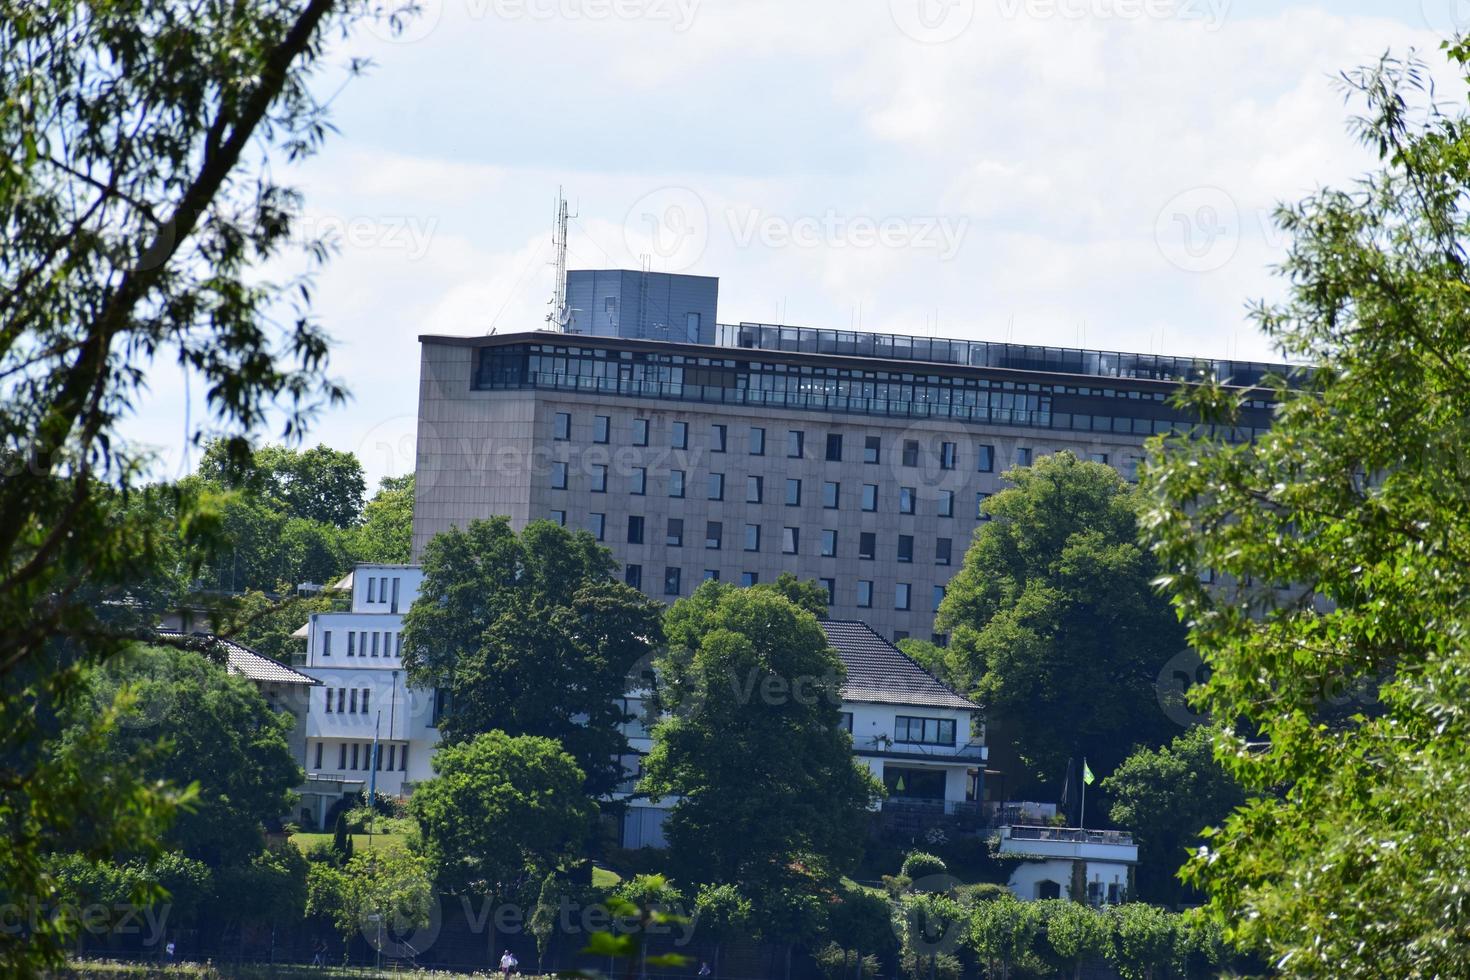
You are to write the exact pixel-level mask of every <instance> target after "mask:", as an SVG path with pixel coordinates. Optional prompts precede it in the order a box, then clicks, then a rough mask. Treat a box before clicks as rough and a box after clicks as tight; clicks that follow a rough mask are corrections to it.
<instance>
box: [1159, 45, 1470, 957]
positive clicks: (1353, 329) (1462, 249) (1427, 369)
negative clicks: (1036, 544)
mask: <svg viewBox="0 0 1470 980" xmlns="http://www.w3.org/2000/svg"><path fill="white" fill-rule="evenodd" d="M1449 53H1450V55H1451V56H1452V58H1453V59H1454V60H1455V61H1456V62H1457V63H1458V64H1459V65H1460V68H1461V71H1462V73H1464V71H1465V68H1466V66H1467V64H1470V47H1467V45H1466V43H1465V42H1464V41H1456V42H1454V43H1453V44H1452V45H1451V46H1450V47H1449ZM1343 82H1344V85H1345V87H1346V90H1347V92H1348V93H1349V94H1350V95H1351V96H1352V97H1354V98H1358V99H1361V100H1362V101H1363V102H1364V103H1365V104H1366V107H1367V108H1366V115H1365V117H1364V118H1362V119H1360V120H1358V122H1357V124H1356V125H1357V132H1358V134H1359V136H1360V137H1361V139H1362V140H1363V142H1364V143H1365V144H1366V145H1367V146H1369V147H1371V148H1373V149H1375V150H1377V151H1378V153H1379V154H1380V157H1381V161H1382V162H1381V166H1380V168H1379V169H1378V170H1377V171H1376V172H1373V173H1371V174H1369V175H1367V176H1365V177H1363V178H1362V179H1361V180H1359V181H1358V182H1357V183H1356V184H1355V185H1353V186H1351V187H1350V188H1348V189H1346V190H1339V189H1324V190H1321V191H1319V192H1317V193H1315V194H1313V195H1311V196H1310V197H1308V198H1306V199H1305V200H1303V201H1302V202H1301V203H1299V204H1295V205H1292V206H1289V207H1283V208H1281V209H1279V210H1278V212H1277V221H1278V223H1279V224H1280V225H1281V227H1282V228H1284V229H1285V230H1286V232H1288V233H1289V235H1290V236H1291V244H1290V247H1289V251H1288V256H1287V259H1286V261H1285V263H1284V264H1283V266H1282V273H1283V275H1284V276H1285V278H1286V280H1287V282H1288V284H1289V286H1290V292H1289V295H1288V298H1287V299H1286V300H1285V301H1284V302H1283V303H1281V304H1279V305H1266V304H1261V305H1258V306H1257V307H1256V308H1255V310H1254V311H1253V312H1254V316H1255V319H1256V321H1257V322H1258V323H1259V324H1260V326H1261V327H1262V328H1263V329H1264V330H1265V332H1266V333H1267V334H1268V335H1269V336H1270V337H1271V338H1272V339H1273V340H1274V341H1275V342H1277V343H1278V344H1279V345H1280V346H1281V348H1282V350H1283V351H1284V352H1285V353H1286V354H1287V355H1289V356H1293V357H1297V358H1302V359H1305V360H1308V361H1310V362H1312V363H1313V364H1314V365H1315V366H1314V368H1313V369H1312V371H1311V372H1310V374H1306V373H1301V374H1300V375H1299V376H1298V377H1297V378H1295V379H1294V381H1293V383H1292V384H1288V383H1287V380H1286V379H1277V380H1275V381H1274V382H1273V383H1272V385H1271V387H1272V388H1273V389H1274V394H1275V397H1276V398H1277V400H1278V402H1279V406H1278V409H1277V413H1276V419H1275V422H1274V424H1273V427H1272V429H1271V431H1270V432H1269V433H1267V434H1265V435H1262V436H1260V437H1258V438H1257V439H1256V440H1255V441H1254V442H1245V443H1227V442H1225V441H1223V440H1222V439H1218V438H1206V437H1204V436H1200V437H1198V438H1195V439H1192V440H1191V439H1169V440H1167V441H1165V442H1163V443H1162V444H1161V445H1160V446H1158V447H1157V449H1158V451H1159V452H1160V453H1161V454H1162V458H1161V461H1160V462H1159V463H1158V464H1157V465H1156V466H1155V467H1153V468H1152V469H1151V470H1150V471H1148V472H1146V473H1145V486H1146V488H1147V491H1148V495H1149V505H1148V511H1147V515H1146V518H1145V522H1144V523H1145V527H1146V529H1147V531H1148V533H1149V534H1150V536H1151V537H1152V539H1153V540H1154V543H1155V548H1156V550H1157V553H1158V554H1159V556H1160V559H1161V563H1162V565H1163V567H1164V569H1165V570H1166V572H1167V578H1166V584H1167V586H1168V588H1169V589H1170V590H1171V591H1172V593H1173V596H1174V599H1175V601H1176V602H1177V603H1178V605H1179V610H1180V613H1181V615H1182V617H1183V618H1184V620H1185V621H1186V622H1187V623H1188V624H1189V625H1190V627H1191V642H1192V644H1193V645H1194V646H1195V648H1196V649H1198V650H1199V652H1200V654H1201V656H1202V657H1203V659H1204V661H1205V663H1206V665H1207V666H1208V667H1209V669H1210V675H1209V679H1208V681H1207V682H1206V683H1204V684H1203V685H1202V687H1201V688H1200V690H1199V691H1198V692H1197V694H1196V698H1197V701H1196V703H1197V704H1198V705H1199V706H1200V707H1201V708H1203V709H1204V710H1206V711H1208V712H1209V714H1210V715H1211V716H1212V717H1213V718H1215V719H1216V720H1217V721H1218V723H1219V724H1220V725H1221V726H1222V728H1223V731H1224V741H1223V744H1222V745H1221V746H1220V748H1219V751H1218V754H1219V758H1220V759H1221V761H1222V762H1223V763H1224V764H1225V766H1226V767H1227V768H1228V769H1229V770H1230V772H1231V773H1232V774H1233V775H1234V776H1235V778H1236V779H1237V780H1238V781H1239V782H1240V783H1241V785H1242V786H1243V787H1244V788H1245V789H1246V791H1247V792H1249V793H1251V794H1253V799H1252V800H1251V802H1250V803H1248V804H1247V805H1246V806H1245V807H1243V808H1242V809H1240V810H1238V811H1237V812H1236V813H1235V814H1233V815H1232V816H1231V817H1230V818H1229V819H1228V820H1226V822H1225V825H1224V827H1223V829H1222V830H1221V831H1220V832H1219V833H1218V834H1216V835H1214V836H1212V837H1210V838H1209V840H1208V843H1207V849H1206V851H1205V853H1203V854H1202V855H1201V856H1200V857H1199V858H1198V859H1197V860H1196V861H1195V862H1194V863H1193V864H1192V865H1191V868H1190V875H1191V880H1192V881H1193V882H1194V883H1195V884H1197V885H1199V886H1201V887H1203V888H1204V889H1205V890H1206V891H1207V892H1208V894H1209V896H1210V907H1211V909H1212V911H1213V912H1214V914H1215V915H1216V917H1217V920H1218V921H1219V922H1220V923H1221V924H1223V925H1224V926H1225V928H1226V930H1227V935H1228V936H1229V937H1230V938H1231V939H1232V940H1233V941H1234V942H1235V943H1237V944H1239V945H1243V946H1245V947H1247V948H1250V949H1254V950H1259V951H1260V952H1262V953H1263V954H1264V955H1267V956H1269V957H1270V958H1271V959H1272V960H1273V961H1274V964H1275V967H1276V969H1277V970H1278V971H1280V972H1281V973H1283V974H1285V975H1288V976H1297V977H1333V978H1351V977H1370V976H1371V977H1379V976H1458V975H1465V974H1467V973H1470V945H1467V944H1466V943H1465V942H1464V941H1463V937H1464V930H1465V922H1466V920H1467V917H1466V904H1465V898H1464V896H1465V893H1466V889H1465V873H1464V869H1465V868H1466V867H1470V721H1467V716H1466V714H1465V710H1464V706H1465V704H1466V703H1467V696H1470V659H1467V653H1466V651H1467V649H1470V644H1467V642H1466V638H1467V633H1470V620H1467V617H1466V612H1465V609H1466V606H1465V597H1466V596H1467V595H1470V554H1467V543H1470V526H1467V524H1470V507H1467V505H1466V504H1467V500H1466V493H1467V487H1470V480H1467V479H1466V475H1467V467H1466V465H1465V462H1466V455H1465V446H1466V445H1467V439H1466V434H1467V433H1466V419H1467V418H1470V334H1467V330H1470V307H1467V302H1470V299H1467V298H1470V289H1467V286H1470V272H1467V267H1470V266H1467V258H1466V242H1467V231H1470V229H1467V215H1466V210H1465V204H1464V201H1465V193H1466V190H1467V186H1470V120H1467V117H1466V115H1465V113H1464V112H1462V111H1459V112H1454V113H1453V114H1447V110H1446V109H1445V108H1444V105H1445V104H1444V103H1439V104H1436V103H1435V102H1434V99H1433V96H1432V95H1431V93H1430V92H1429V91H1428V90H1427V85H1428V80H1427V77H1426V72H1425V70H1424V69H1423V67H1422V66H1420V65H1418V64H1415V63H1413V62H1407V63H1406V62H1402V61H1398V60H1395V59H1392V58H1387V57H1386V58H1384V59H1383V60H1382V61H1381V62H1379V63H1378V64H1377V65H1375V66H1372V67H1369V68H1367V69H1363V70H1359V71H1356V72H1352V73H1348V74H1346V75H1345V76H1344V79H1343ZM1251 397H1260V393H1259V392H1255V393H1252V392H1235V391H1231V390H1228V389H1225V388H1221V387H1219V386H1212V387H1206V388H1204V389H1201V390H1199V391H1197V392H1194V393H1192V394H1191V395H1190V396H1189V398H1190V401H1191V402H1192V403H1193V404H1194V405H1196V406H1197V407H1198V408H1199V409H1200V410H1201V411H1204V412H1208V413H1213V416H1214V417H1215V418H1217V419H1218V420H1219V422H1220V423H1221V424H1223V425H1228V424H1229V423H1230V421H1231V418H1232V414H1233V412H1234V410H1235V406H1236V405H1237V404H1238V403H1239V401H1240V400H1242V399H1245V398H1251ZM1207 571H1213V572H1214V573H1215V575H1216V576H1217V578H1218V579H1219V582H1218V584H1217V585H1216V586H1215V587H1213V588H1207V587H1205V586H1204V585H1202V584H1201V582H1200V576H1201V575H1202V574H1204V573H1206V572H1207Z"/></svg>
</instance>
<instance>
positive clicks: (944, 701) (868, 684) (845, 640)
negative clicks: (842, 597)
mask: <svg viewBox="0 0 1470 980" xmlns="http://www.w3.org/2000/svg"><path fill="white" fill-rule="evenodd" d="M821 624H822V631H823V632H825V633H826V634H827V642H828V643H830V644H832V648H833V649H834V650H836V651H837V655H838V656H839V657H841V658H842V663H843V666H845V667H846V668H847V680H846V681H845V682H844V683H843V685H842V697H843V699H844V700H847V701H871V702H876V703H878V704H913V705H922V706H924V707H930V708H958V709H960V710H962V711H975V710H977V708H978V707H979V706H978V705H976V704H975V703H974V702H973V701H970V700H968V699H966V698H962V697H960V696H959V695H958V694H956V693H955V692H954V691H953V690H951V689H950V688H949V687H947V686H946V685H944V684H943V683H941V682H940V681H939V680H938V679H937V678H935V676H934V675H933V674H931V673H929V672H928V671H927V670H925V669H924V668H923V667H920V666H919V665H918V664H917V663H915V662H914V661H913V660H912V659H911V658H910V657H909V656H908V655H907V654H905V653H904V652H903V651H902V650H900V649H898V647H896V646H894V645H893V644H892V643H889V642H888V641H887V640H885V639H883V637H881V636H879V635H878V634H877V633H875V632H873V630H872V628H871V627H869V626H868V624H867V623H864V622H862V621H861V620H856V619H824V620H822V621H821Z"/></svg>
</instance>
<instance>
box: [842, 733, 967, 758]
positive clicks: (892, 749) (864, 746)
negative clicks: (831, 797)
mask: <svg viewBox="0 0 1470 980" xmlns="http://www.w3.org/2000/svg"><path fill="white" fill-rule="evenodd" d="M853 748H854V749H855V750H856V751H857V752H858V753H860V754H863V755H882V756H888V757H891V758H899V759H933V760H934V761H935V762H955V761H959V762H984V761H985V760H986V759H987V758H988V756H989V752H988V750H987V749H986V747H985V746H984V745H982V744H980V743H979V742H966V743H965V744H963V745H925V744H923V743H920V742H895V741H893V740H892V739H889V738H865V739H862V740H861V741H855V742H854V743H853Z"/></svg>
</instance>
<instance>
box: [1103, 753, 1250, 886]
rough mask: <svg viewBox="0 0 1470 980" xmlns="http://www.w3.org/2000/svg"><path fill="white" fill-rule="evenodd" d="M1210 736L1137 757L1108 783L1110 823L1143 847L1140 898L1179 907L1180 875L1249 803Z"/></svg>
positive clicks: (1107, 780) (1113, 775)
mask: <svg viewBox="0 0 1470 980" xmlns="http://www.w3.org/2000/svg"><path fill="white" fill-rule="evenodd" d="M1211 735H1212V732H1211V729H1209V728H1207V727H1206V726H1203V725H1200V726H1196V727H1194V728H1192V729H1190V730H1189V731H1188V732H1186V733H1184V734H1183V735H1180V736H1178V737H1177V738H1175V739H1174V741H1173V742H1171V743H1170V744H1168V745H1166V746H1163V747H1162V748H1158V749H1139V750H1138V751H1137V752H1135V753H1133V754H1132V755H1130V756H1129V757H1128V758H1127V759H1125V760H1124V761H1123V764H1122V765H1121V766H1119V767H1118V768H1117V769H1116V770H1114V772H1113V774H1112V775H1110V776H1109V777H1108V778H1107V779H1104V780H1103V781H1102V788H1103V789H1104V790H1105V791H1106V792H1107V794H1108V796H1110V797H1111V798H1112V804H1111V806H1110V807H1109V809H1108V817H1109V818H1110V819H1111V820H1112V821H1113V823H1115V824H1117V825H1118V826H1119V827H1126V828H1128V829H1129V830H1131V831H1133V833H1134V836H1135V838H1136V839H1137V841H1138V859H1139V860H1138V872H1137V881H1138V895H1137V896H1136V897H1138V898H1139V899H1141V900H1143V901H1146V902H1154V903H1156V904H1161V905H1176V904H1178V903H1179V902H1180V901H1182V900H1183V899H1184V898H1185V897H1186V895H1185V889H1184V886H1183V884H1182V882H1180V880H1179V877H1178V873H1179V869H1180V868H1181V867H1182V866H1183V865H1184V862H1185V859H1186V858H1188V857H1189V856H1190V855H1191V854H1193V853H1194V851H1195V850H1196V849H1197V848H1198V847H1199V845H1200V844H1201V843H1202V842H1203V837H1202V832H1203V831H1204V829H1205V828H1206V827H1213V826H1217V825H1218V824H1220V823H1222V822H1223V821H1224V820H1225V818H1226V817H1227V816H1228V815H1229V814H1230V811H1232V810H1234V809H1235V808H1236V807H1237V806H1239V805H1240V804H1242V803H1244V802H1245V795H1244V794H1243V793H1242V792H1241V789H1240V784H1239V783H1237V782H1236V781H1235V780H1234V779H1232V778H1231V776H1230V774H1229V773H1228V772H1227V771H1226V770H1225V767H1224V766H1222V765H1220V763H1218V762H1216V761H1215V755H1214V750H1213V748H1212V739H1211Z"/></svg>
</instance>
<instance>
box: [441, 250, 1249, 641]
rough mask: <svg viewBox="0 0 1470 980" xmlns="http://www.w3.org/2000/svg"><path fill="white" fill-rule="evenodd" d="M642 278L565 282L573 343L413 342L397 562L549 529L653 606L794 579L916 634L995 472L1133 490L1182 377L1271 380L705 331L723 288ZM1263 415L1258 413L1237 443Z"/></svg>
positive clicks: (565, 337)
mask: <svg viewBox="0 0 1470 980" xmlns="http://www.w3.org/2000/svg"><path fill="white" fill-rule="evenodd" d="M640 275H642V274H640V273H627V272H608V271H597V272H572V273H570V275H569V280H568V295H569V297H572V298H573V305H574V306H575V305H576V304H577V303H581V304H582V306H583V307H586V306H587V305H589V304H590V305H592V306H593V307H595V309H593V310H591V311H588V310H585V309H584V310H582V311H581V316H580V318H579V316H578V315H577V314H575V313H574V316H573V319H572V324H571V325H572V328H574V329H575V328H577V327H578V325H579V324H582V325H585V329H586V331H587V332H584V333H575V332H570V331H569V332H564V333H563V332H545V331H532V332H526V333H514V334H499V335H496V336H479V337H452V336H424V337H421V338H420V341H421V345H422V363H421V369H420V371H421V373H420V382H419V384H420V390H419V419H418V449H417V466H416V470H417V491H416V492H417V499H416V501H415V507H414V553H415V557H417V556H418V555H419V554H421V553H422V550H423V547H424V545H425V543H426V542H427V541H428V540H429V538H431V537H432V536H433V535H434V534H436V533H438V532H440V531H443V530H445V529H446V528H448V527H450V526H452V525H456V524H460V525H462V524H464V523H466V522H468V521H469V520H471V519H473V518H480V517H488V516H491V515H495V514H504V515H507V516H509V518H510V519H511V522H512V523H513V525H515V526H516V527H521V526H523V525H524V524H526V523H527V522H528V521H531V520H534V519H538V518H546V519H550V520H554V521H558V522H561V523H564V524H565V525H566V526H567V527H570V528H585V529H587V530H589V531H591V532H592V533H593V534H594V535H596V537H597V538H598V539H599V540H600V541H602V542H603V543H604V544H605V545H606V546H607V547H608V548H610V549H611V550H612V552H613V554H614V556H616V558H617V561H618V562H619V564H620V565H621V567H622V569H623V574H624V577H625V579H626V580H627V581H628V582H630V583H632V584H634V585H636V586H638V587H639V588H641V589H642V590H643V591H645V592H647V593H648V594H649V595H652V596H656V597H660V598H664V599H667V600H669V601H672V600H673V599H675V598H677V597H679V596H681V595H688V594H689V593H690V592H691V591H693V589H694V588H695V587H697V586H698V585H699V583H700V581H702V580H703V579H706V578H712V577H718V578H720V579H721V580H723V581H728V582H734V583H737V584H739V583H745V584H749V583H752V582H756V581H769V580H771V579H773V578H775V577H776V576H777V575H778V574H780V573H781V572H783V571H791V572H794V573H796V574H797V575H798V576H800V577H801V578H803V579H816V580H819V581H820V582H822V583H823V584H824V585H825V586H826V588H827V590H828V594H829V596H830V601H831V612H830V615H831V616H832V617H833V618H834V619H854V620H861V621H863V622H866V623H868V624H870V625H871V626H872V627H873V628H874V629H875V630H877V631H878V632H879V633H880V634H881V635H883V636H884V637H887V638H889V639H899V638H902V637H905V636H913V637H922V638H928V637H930V636H931V635H932V633H933V623H934V610H935V607H936V605H937V604H938V602H939V600H940V599H941V598H942V597H943V594H944V589H945V587H946V585H947V584H948V582H949V580H950V578H951V576H953V575H954V573H955V571H956V570H957V568H958V567H959V564H960V562H961V560H962V558H963V556H964V553H965V549H966V547H967V545H968V544H969V541H970V539H971V536H972V534H973V533H974V531H975V529H976V527H977V526H978V525H979V524H980V522H982V521H984V520H985V519H986V515H985V511H984V501H985V498H986V497H988V496H989V495H991V494H993V493H995V492H996V491H998V490H1000V489H1002V488H1003V487H1004V486H1005V477H1004V474H1005V471H1006V470H1007V469H1009V468H1010V467H1011V466H1012V465H1014V464H1017V463H1027V462H1030V461H1031V460H1034V459H1036V458H1038V457H1039V456H1041V455H1043V454H1045V453H1051V452H1056V451H1058V450H1064V449H1065V450H1071V451H1072V452H1073V453H1075V454H1076V455H1078V456H1079V457H1081V458H1084V459H1094V460H1099V461H1102V462H1105V463H1108V464H1109V465H1112V466H1114V467H1116V468H1117V469H1118V470H1119V471H1120V472H1122V473H1123V474H1124V475H1125V476H1127V477H1130V478H1131V477H1132V475H1133V473H1134V470H1135V468H1136V466H1137V463H1138V461H1139V459H1140V457H1141V456H1142V452H1143V450H1142V446H1143V442H1144V440H1145V439H1146V438H1147V437H1148V436H1150V435H1153V434H1155V433H1159V432H1165V431H1169V430H1170V429H1174V428H1182V427H1187V426H1190V425H1192V424H1193V421H1192V420H1191V419H1190V418H1188V417H1187V416H1185V415H1183V414H1181V413H1180V412H1179V411H1177V410H1175V409H1174V408H1173V407H1171V406H1170V405H1169V404H1168V403H1167V399H1168V397H1169V395H1170V393H1171V392H1172V391H1174V390H1175V389H1176V388H1177V387H1178V383H1179V381H1180V380H1197V379H1201V378H1205V377H1214V378H1219V379H1228V381H1229V382H1230V383H1232V384H1235V385H1242V386H1248V385H1252V384H1255V383H1256V382H1258V381H1259V380H1260V378H1261V377H1262V376H1263V375H1264V374H1265V373H1266V371H1267V370H1269V369H1270V368H1269V366H1268V365H1264V364H1255V363H1243V362H1230V361H1208V360H1191V359H1187V358H1171V357H1155V356H1150V355H1142V354H1123V353H1113V352H1106V351H1090V350H1073V349H1066V348H1052V347H1035V346H1028V345H1022V344H1000V343H988V342H983V341H964V340H939V339H931V338H927V337H908V336H899V335H893V334H875V333H862V332H851V331H840V330H820V329H811V328H803V327H791V326H773V325H767V324H756V323H740V324H715V325H713V329H712V330H711V329H710V326H711V325H710V323H709V320H710V318H712V316H713V314H712V311H713V309H714V303H715V296H716V291H717V280H714V279H708V278H704V277H695V276H667V275H663V276H659V277H658V278H657V280H656V281H653V282H650V283H647V284H646V285H647V286H648V287H649V288H648V289H643V288H641V287H642V285H643V284H640V283H639V282H638V278H639V276H640ZM649 296H653V297H655V298H656V299H657V303H656V304H652V305H651V302H650V301H649V300H648V297H649ZM629 297H633V299H632V300H630V299H629ZM671 304H672V305H671ZM686 307H687V308H686ZM651 308H656V312H657V317H656V318H655V319H656V326H657V325H663V326H661V327H659V328H658V329H653V328H651V327H650V323H651V322H653V321H652V320H651V319H650V313H649V310H650V309H651ZM696 337H697V338H699V339H698V341H697V342H696V341H695V340H693V339H691V338H696ZM1270 414H1271V413H1270V406H1269V404H1268V403H1267V402H1265V401H1264V400H1260V401H1252V402H1251V403H1250V407H1249V408H1248V409H1247V410H1246V412H1245V413H1244V419H1243V421H1244V422H1245V423H1246V425H1247V428H1244V429H1241V430H1239V431H1238V432H1237V433H1236V435H1237V436H1238V437H1239V438H1248V437H1250V436H1251V435H1253V434H1254V433H1255V432H1258V431H1260V430H1263V429H1265V428H1266V427H1267V426H1268V425H1269V424H1270Z"/></svg>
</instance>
